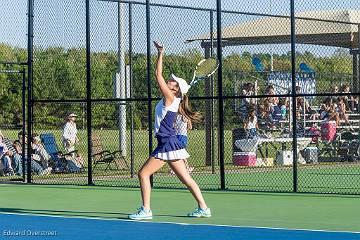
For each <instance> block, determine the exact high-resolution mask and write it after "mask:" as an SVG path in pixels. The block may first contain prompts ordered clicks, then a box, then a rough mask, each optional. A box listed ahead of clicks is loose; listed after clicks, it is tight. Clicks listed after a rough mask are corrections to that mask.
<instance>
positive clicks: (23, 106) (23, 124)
mask: <svg viewBox="0 0 360 240" xmlns="http://www.w3.org/2000/svg"><path fill="white" fill-rule="evenodd" d="M25 74H26V73H25V69H23V70H22V90H21V105H22V106H21V114H22V132H23V133H25V132H26V82H25V81H26V77H25ZM21 141H22V143H21V144H22V146H23V147H24V146H25V135H24V134H23V136H22V140H21ZM23 149H25V148H23ZM21 164H22V175H23V181H24V182H26V177H25V151H23V152H22V161H21Z"/></svg>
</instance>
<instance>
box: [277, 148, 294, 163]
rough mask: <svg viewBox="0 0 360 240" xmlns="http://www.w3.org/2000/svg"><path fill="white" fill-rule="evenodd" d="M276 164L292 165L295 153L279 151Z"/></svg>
mask: <svg viewBox="0 0 360 240" xmlns="http://www.w3.org/2000/svg"><path fill="white" fill-rule="evenodd" d="M276 163H277V164H279V165H292V164H293V152H292V151H278V152H277V154H276Z"/></svg>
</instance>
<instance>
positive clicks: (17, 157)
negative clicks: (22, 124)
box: [13, 131, 51, 175]
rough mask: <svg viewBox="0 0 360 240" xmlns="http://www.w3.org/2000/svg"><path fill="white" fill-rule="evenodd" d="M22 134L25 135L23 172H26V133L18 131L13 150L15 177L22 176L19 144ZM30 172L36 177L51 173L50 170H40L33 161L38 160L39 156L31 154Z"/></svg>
mask: <svg viewBox="0 0 360 240" xmlns="http://www.w3.org/2000/svg"><path fill="white" fill-rule="evenodd" d="M23 134H25V148H24V155H25V159H24V161H25V172H26V168H27V157H28V155H27V141H28V139H27V135H26V133H23V132H22V131H20V132H19V133H18V139H19V140H16V141H14V144H13V146H14V148H15V153H14V155H13V166H14V170H15V172H16V174H17V175H22V174H23V164H22V160H23V158H22V154H23V149H22V144H21V143H20V141H22V137H23ZM31 158H32V159H31V172H33V173H35V174H37V175H49V174H50V173H51V168H50V167H48V168H45V169H44V168H42V167H41V165H40V164H39V163H37V162H36V161H35V160H34V159H37V160H40V159H41V158H40V156H39V155H37V154H32V155H31Z"/></svg>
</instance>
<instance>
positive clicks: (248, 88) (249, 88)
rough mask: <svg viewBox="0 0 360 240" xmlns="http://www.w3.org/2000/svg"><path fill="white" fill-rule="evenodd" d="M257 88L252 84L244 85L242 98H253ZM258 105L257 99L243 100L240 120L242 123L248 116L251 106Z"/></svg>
mask: <svg viewBox="0 0 360 240" xmlns="http://www.w3.org/2000/svg"><path fill="white" fill-rule="evenodd" d="M254 88H255V86H254V84H252V83H245V84H244V85H243V89H242V91H241V94H242V96H253V95H254V90H255V89H254ZM254 104H256V99H255V98H243V99H242V100H241V105H240V118H241V120H242V121H245V119H246V116H247V115H248V110H249V108H250V106H251V105H254Z"/></svg>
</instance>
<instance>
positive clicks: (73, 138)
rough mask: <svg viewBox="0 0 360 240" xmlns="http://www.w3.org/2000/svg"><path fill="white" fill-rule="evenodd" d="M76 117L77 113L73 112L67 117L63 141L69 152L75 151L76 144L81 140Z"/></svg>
mask: <svg viewBox="0 0 360 240" xmlns="http://www.w3.org/2000/svg"><path fill="white" fill-rule="evenodd" d="M76 117H77V115H76V114H75V113H71V114H69V115H68V116H67V117H66V124H65V126H64V131H63V135H62V142H63V145H64V148H65V150H66V152H67V153H69V152H73V151H75V144H77V143H78V142H79V139H78V137H77V128H76V123H75V120H76Z"/></svg>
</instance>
